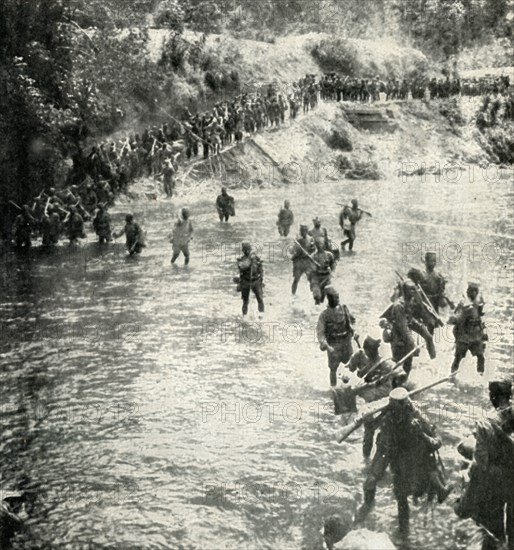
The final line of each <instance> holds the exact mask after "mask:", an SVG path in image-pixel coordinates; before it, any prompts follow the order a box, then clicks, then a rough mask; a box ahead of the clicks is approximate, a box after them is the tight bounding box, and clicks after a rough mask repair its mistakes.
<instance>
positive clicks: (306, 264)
mask: <svg viewBox="0 0 514 550" xmlns="http://www.w3.org/2000/svg"><path fill="white" fill-rule="evenodd" d="M311 271H312V262H311V261H310V260H308V259H300V260H295V261H294V262H293V279H300V277H301V276H302V275H303V274H305V275H307V279H308V278H309V277H310V274H311Z"/></svg>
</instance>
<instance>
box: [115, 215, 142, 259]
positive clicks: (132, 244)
mask: <svg viewBox="0 0 514 550" xmlns="http://www.w3.org/2000/svg"><path fill="white" fill-rule="evenodd" d="M124 233H125V237H126V242H125V246H126V247H127V251H128V253H129V254H130V255H131V256H133V255H134V254H140V253H141V250H143V248H144V247H145V246H146V245H145V243H144V233H143V230H142V229H141V227H140V226H139V224H138V223H137V222H135V221H134V216H133V214H127V215H126V216H125V227H124V228H123V229H121V230H120V231H118V232H117V233H114V234H113V236H114V238H115V239H117V238H118V237H121V236H122V235H123V234H124Z"/></svg>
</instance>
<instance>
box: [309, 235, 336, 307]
mask: <svg viewBox="0 0 514 550" xmlns="http://www.w3.org/2000/svg"><path fill="white" fill-rule="evenodd" d="M315 244H316V252H315V253H314V254H313V255H312V263H313V264H314V270H313V271H312V272H311V274H310V278H309V282H310V286H311V292H312V295H313V297H314V303H315V304H316V305H318V304H321V303H323V302H324V300H325V289H326V287H328V286H329V285H330V282H331V280H332V271H333V270H334V268H335V260H334V256H333V254H332V253H331V252H328V251H327V250H325V241H324V239H323V238H320V239H316V241H315Z"/></svg>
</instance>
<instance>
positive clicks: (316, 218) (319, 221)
mask: <svg viewBox="0 0 514 550" xmlns="http://www.w3.org/2000/svg"><path fill="white" fill-rule="evenodd" d="M312 223H321V220H320V219H319V217H318V216H316V217H315V218H313V220H312Z"/></svg>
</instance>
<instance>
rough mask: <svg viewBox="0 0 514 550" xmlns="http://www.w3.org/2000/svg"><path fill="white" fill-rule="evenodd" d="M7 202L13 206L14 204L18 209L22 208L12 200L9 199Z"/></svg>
mask: <svg viewBox="0 0 514 550" xmlns="http://www.w3.org/2000/svg"><path fill="white" fill-rule="evenodd" d="M9 202H10V203H11V204H12V205H13V206H15V207H16V208H17V209H18V210H23V209H22V208H21V207H20V206H18V205H17V204H16V203H15V202H13V201H11V200H9Z"/></svg>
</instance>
